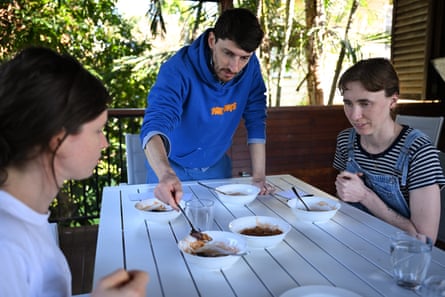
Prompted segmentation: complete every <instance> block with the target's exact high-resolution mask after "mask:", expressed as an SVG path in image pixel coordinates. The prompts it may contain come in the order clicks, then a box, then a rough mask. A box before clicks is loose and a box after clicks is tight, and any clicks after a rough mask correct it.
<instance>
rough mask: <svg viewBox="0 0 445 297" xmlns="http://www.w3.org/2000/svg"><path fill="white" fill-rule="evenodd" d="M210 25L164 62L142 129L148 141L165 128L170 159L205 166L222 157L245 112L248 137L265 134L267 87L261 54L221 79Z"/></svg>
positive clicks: (259, 139)
mask: <svg viewBox="0 0 445 297" xmlns="http://www.w3.org/2000/svg"><path fill="white" fill-rule="evenodd" d="M210 30H211V29H208V30H207V31H206V32H204V33H203V34H201V36H200V37H199V38H198V39H196V40H195V41H194V42H193V43H192V44H191V45H190V46H185V47H183V48H182V49H180V50H179V51H178V52H177V53H176V54H175V55H174V56H172V57H171V58H170V59H169V60H168V61H167V62H165V63H164V64H163V65H162V66H161V69H160V71H159V74H158V78H157V81H156V83H155V85H154V86H153V88H152V89H151V90H150V93H149V95H148V105H147V108H146V110H145V116H144V121H143V124H142V129H141V141H142V143H143V147H145V144H146V143H147V141H148V140H149V139H150V138H151V137H152V136H153V135H156V134H160V135H161V136H162V137H163V139H164V143H165V145H166V149H167V153H168V155H169V159H171V160H173V161H174V162H176V163H178V164H180V165H182V166H183V167H186V168H206V167H210V166H212V165H214V164H215V163H216V162H217V161H218V160H220V158H221V157H222V156H223V155H224V153H225V152H226V151H227V149H228V148H229V147H230V145H231V142H232V136H233V135H234V133H235V131H236V129H237V127H238V125H239V123H240V120H241V118H242V117H243V118H244V120H245V126H246V128H247V132H248V143H265V138H266V131H265V130H266V96H265V92H266V87H265V84H264V81H263V78H262V75H261V70H260V65H259V61H258V59H257V57H256V56H255V55H253V56H252V57H251V58H250V59H249V62H248V64H247V65H246V66H245V67H244V68H243V70H242V72H241V73H240V74H239V75H237V76H236V77H235V78H234V79H232V80H231V81H229V82H227V83H221V82H220V81H219V80H218V78H217V77H216V75H215V74H214V72H213V70H212V68H211V65H210V57H211V53H210V48H209V46H208V34H209V32H210Z"/></svg>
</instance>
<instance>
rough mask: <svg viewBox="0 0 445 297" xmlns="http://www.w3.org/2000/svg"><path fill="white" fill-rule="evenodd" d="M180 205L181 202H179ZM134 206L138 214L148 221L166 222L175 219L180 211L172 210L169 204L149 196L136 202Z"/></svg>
mask: <svg viewBox="0 0 445 297" xmlns="http://www.w3.org/2000/svg"><path fill="white" fill-rule="evenodd" d="M180 203H181V205H182V204H183V202H182V201H181V202H180ZM134 207H135V208H136V209H137V211H138V213H139V215H140V216H141V217H143V218H144V219H146V220H147V221H150V222H156V223H168V222H170V221H173V220H174V219H176V218H177V217H178V216H179V215H180V214H181V213H180V212H179V211H176V210H174V209H173V208H171V206H169V205H167V204H165V203H164V202H162V201H161V200H158V199H156V198H150V199H146V200H142V201H139V202H136V203H135V205H134Z"/></svg>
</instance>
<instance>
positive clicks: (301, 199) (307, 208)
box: [292, 187, 311, 211]
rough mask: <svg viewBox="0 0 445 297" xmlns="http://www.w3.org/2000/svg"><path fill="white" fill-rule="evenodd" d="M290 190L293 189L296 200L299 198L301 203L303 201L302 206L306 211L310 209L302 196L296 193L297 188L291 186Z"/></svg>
mask: <svg viewBox="0 0 445 297" xmlns="http://www.w3.org/2000/svg"><path fill="white" fill-rule="evenodd" d="M292 191H294V193H295V196H297V198H298V200H300V201H301V203H303V205H304V208H306V210H307V211H311V209H310V208H309V206H308V205H307V204H306V202H304V200H303V198H301V196H300V194H298V191H297V189H295V187H292Z"/></svg>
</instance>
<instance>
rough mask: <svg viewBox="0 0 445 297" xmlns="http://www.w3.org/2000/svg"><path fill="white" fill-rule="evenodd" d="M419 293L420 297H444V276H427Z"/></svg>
mask: <svg viewBox="0 0 445 297" xmlns="http://www.w3.org/2000/svg"><path fill="white" fill-rule="evenodd" d="M419 291H420V293H421V296H422V297H445V275H431V276H429V277H428V278H427V279H426V280H425V282H424V283H423V285H422V287H421V288H420V290H419Z"/></svg>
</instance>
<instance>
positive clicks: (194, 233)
mask: <svg viewBox="0 0 445 297" xmlns="http://www.w3.org/2000/svg"><path fill="white" fill-rule="evenodd" d="M177 206H178V208H179V210H180V211H181V212H182V214H183V215H184V217H185V218H186V219H187V222H188V223H189V225H190V227H191V228H192V231H190V236H192V237H194V238H196V239H197V240H203V241H208V240H209V236H208V235H207V234H203V233H202V232H201V230H199V228H198V229H197V228H195V226H193V223H192V221H190V219H189V217H188V216H187V214H186V213H185V211H184V209H183V208H182V206H181V205H180V204H179V203H178V204H177Z"/></svg>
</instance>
